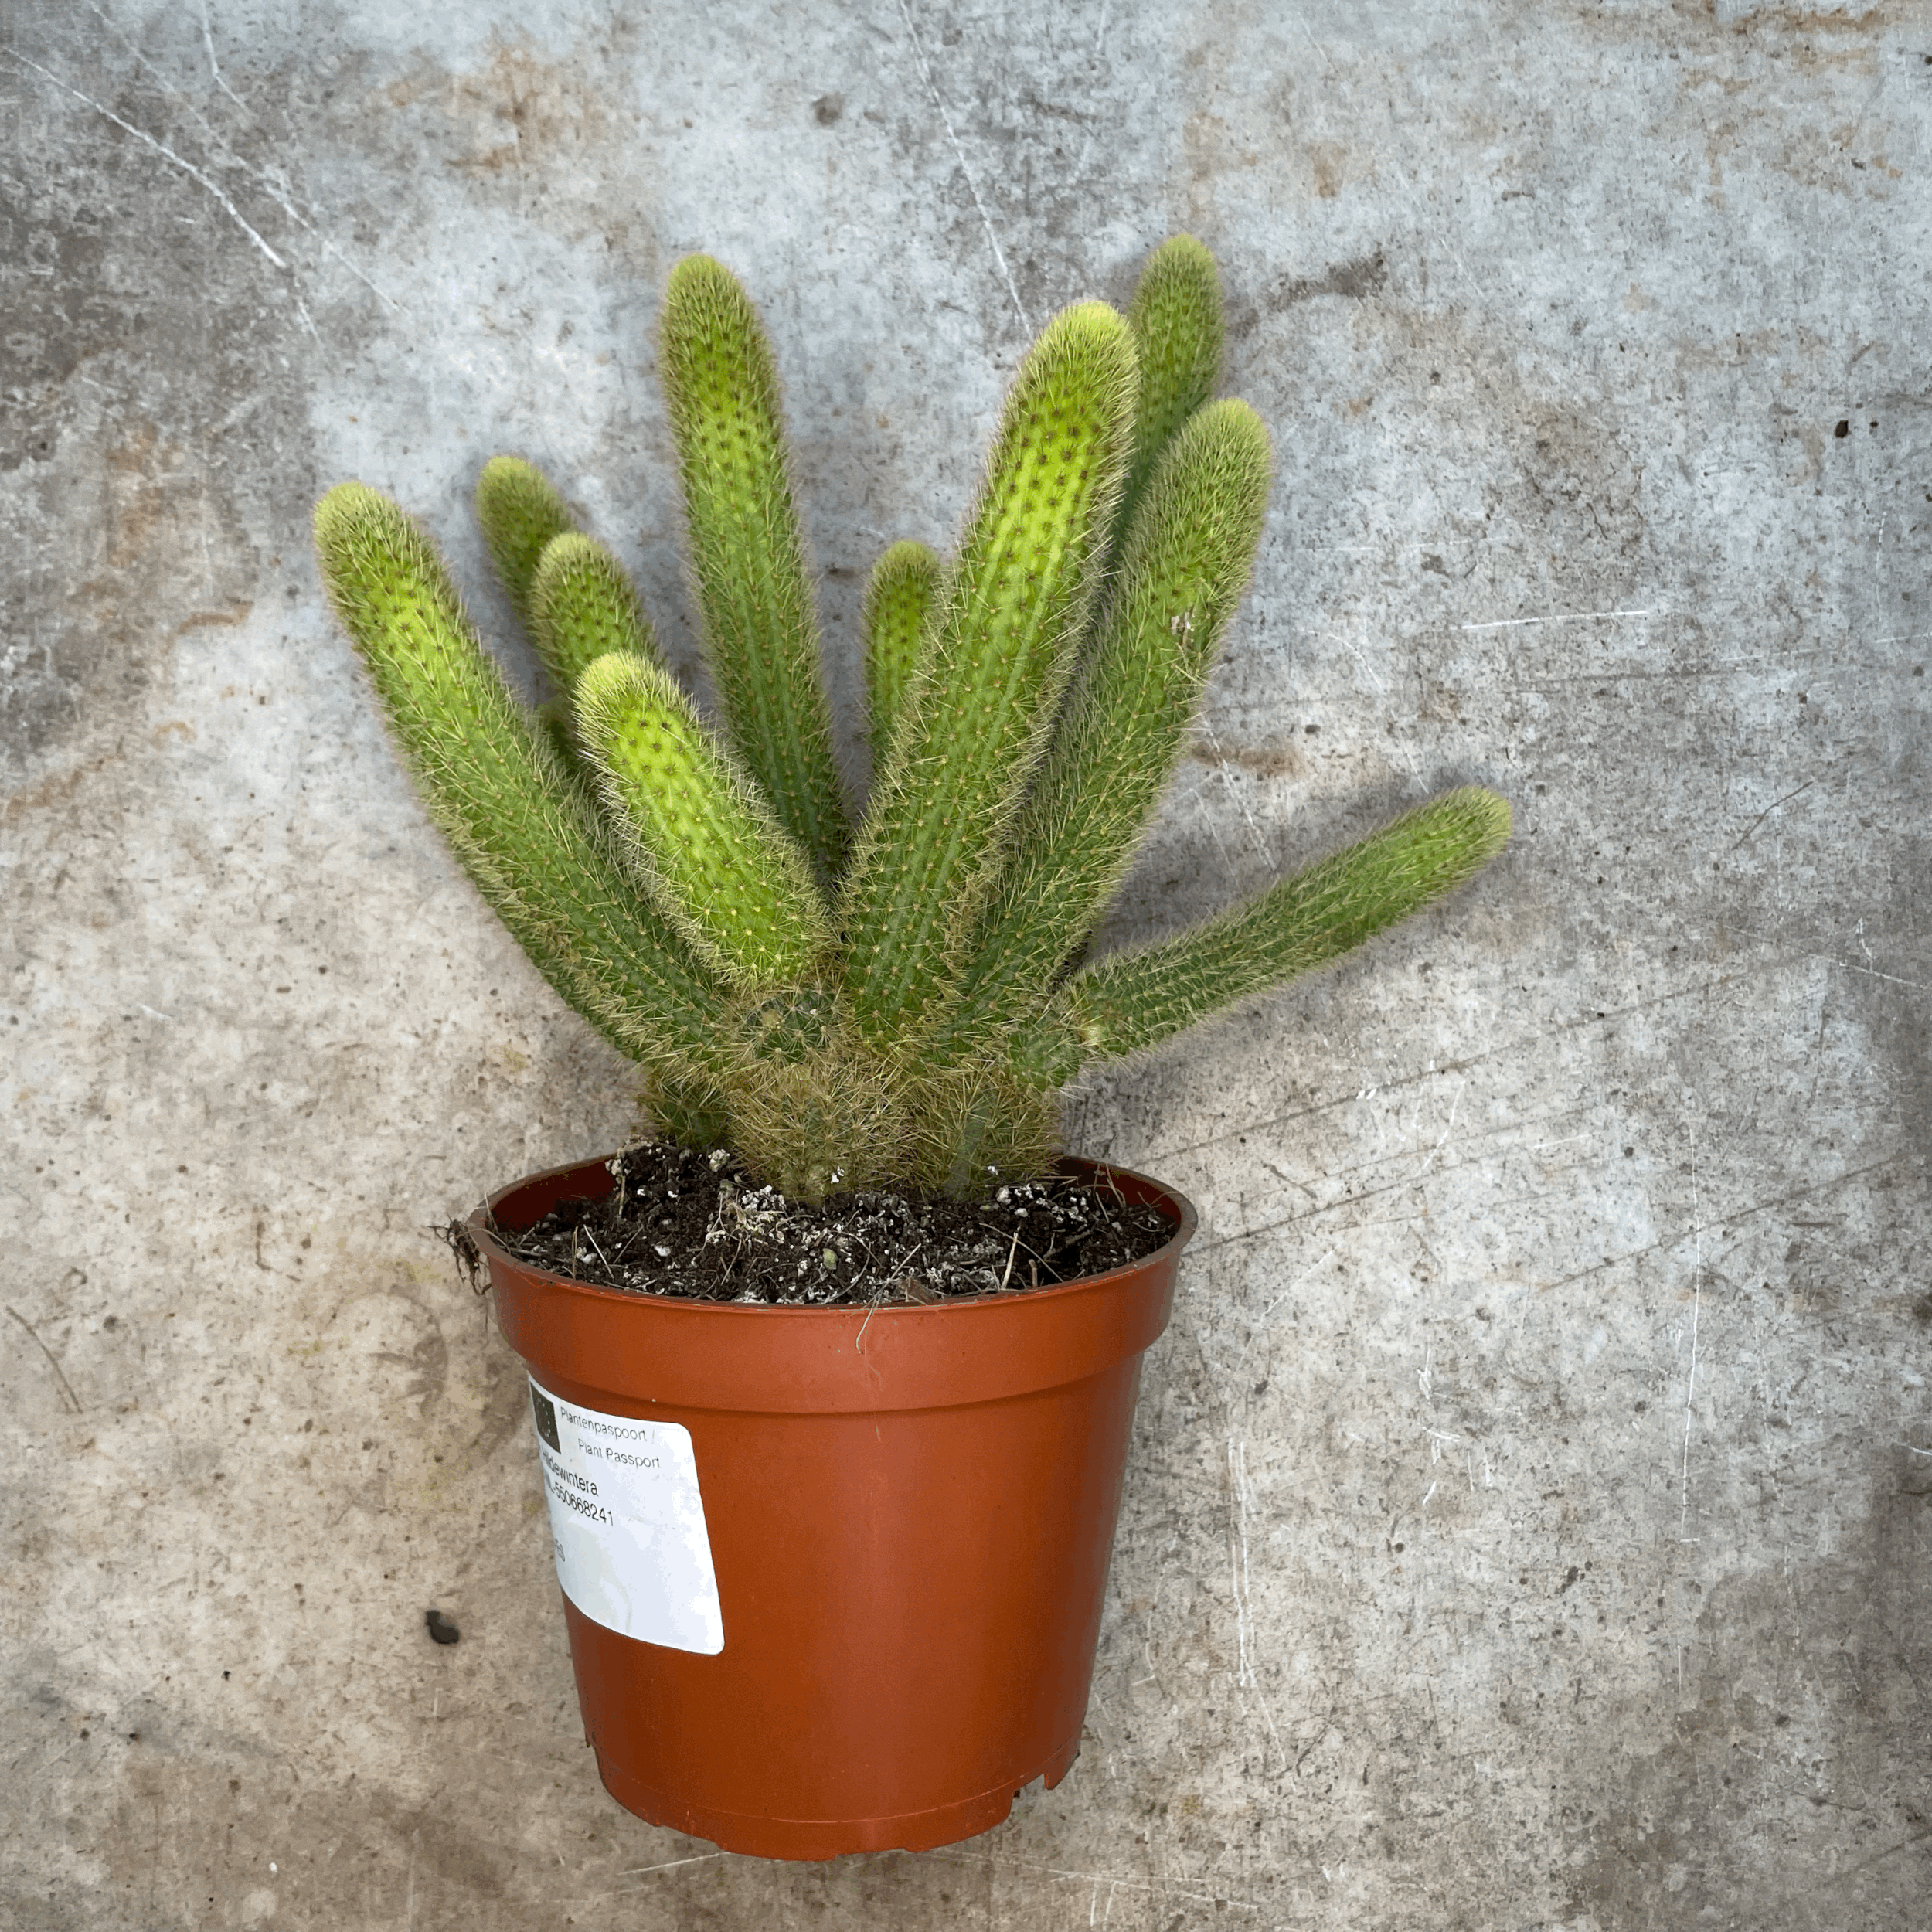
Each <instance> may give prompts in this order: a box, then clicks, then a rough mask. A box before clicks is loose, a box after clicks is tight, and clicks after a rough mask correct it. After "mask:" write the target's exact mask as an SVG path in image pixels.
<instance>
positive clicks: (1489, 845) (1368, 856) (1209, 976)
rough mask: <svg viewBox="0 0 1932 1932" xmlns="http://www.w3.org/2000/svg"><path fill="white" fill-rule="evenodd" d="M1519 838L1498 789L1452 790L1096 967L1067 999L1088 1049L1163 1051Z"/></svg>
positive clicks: (1471, 871) (1410, 909) (1338, 951)
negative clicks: (1211, 915) (1209, 915)
mask: <svg viewBox="0 0 1932 1932" xmlns="http://www.w3.org/2000/svg"><path fill="white" fill-rule="evenodd" d="M1508 843H1509V805H1508V804H1507V803H1506V802H1505V801H1504V800H1503V799H1502V798H1498V796H1497V795H1496V794H1495V793H1494V792H1492V791H1482V790H1480V789H1478V788H1477V787H1473V786H1472V787H1468V788H1466V789H1464V790H1462V791H1450V792H1445V793H1444V794H1443V795H1442V796H1441V797H1440V798H1434V799H1431V800H1430V802H1429V803H1428V804H1426V805H1420V806H1418V807H1417V808H1416V809H1415V810H1414V811H1411V812H1407V813H1405V814H1404V815H1403V816H1402V817H1401V818H1398V819H1397V820H1396V821H1395V822H1394V824H1393V825H1388V826H1386V827H1384V828H1383V830H1382V831H1380V832H1376V833H1374V834H1372V835H1371V836H1369V838H1365V839H1363V840H1362V842H1360V843H1359V845H1351V846H1349V848H1348V849H1346V850H1345V851H1343V852H1337V853H1336V854H1335V855H1334V857H1332V858H1331V859H1324V860H1322V861H1321V863H1320V864H1319V865H1316V866H1310V867H1309V868H1308V870H1307V871H1305V872H1298V873H1296V874H1295V875H1294V877H1293V878H1291V879H1283V880H1282V881H1281V883H1280V884H1278V885H1276V886H1270V887H1269V888H1268V889H1267V891H1265V892H1264V893H1259V894H1257V896H1255V897H1253V898H1252V899H1250V900H1248V901H1247V903H1245V904H1243V905H1240V906H1235V907H1233V908H1232V909H1231V910H1229V911H1227V912H1226V913H1223V914H1221V915H1220V917H1219V918H1216V919H1213V920H1209V921H1208V922H1207V923H1206V924H1205V925H1202V926H1199V927H1196V928H1195V929H1194V930H1192V932H1186V933H1182V934H1180V935H1179V937H1177V938H1175V939H1172V940H1167V941H1166V942H1165V943H1164V944H1160V945H1155V946H1150V947H1145V948H1144V949H1142V950H1141V951H1134V952H1128V953H1122V954H1116V955H1114V956H1113V957H1109V958H1107V959H1104V960H1102V961H1100V962H1099V963H1098V964H1095V965H1093V966H1089V967H1087V968H1083V970H1082V971H1080V972H1078V973H1077V974H1076V975H1074V976H1073V979H1072V981H1070V983H1069V984H1068V985H1067V988H1066V995H1065V1010H1066V1016H1067V1019H1069V1021H1070V1025H1071V1028H1072V1030H1073V1033H1074V1035H1075V1036H1076V1037H1077V1040H1078V1042H1079V1046H1080V1051H1081V1053H1082V1055H1083V1057H1084V1058H1085V1059H1087V1060H1112V1059H1115V1058H1117V1057H1118V1056H1121V1055H1123V1054H1128V1053H1140V1052H1142V1051H1144V1050H1145V1049H1147V1048H1148V1047H1151V1046H1158V1045H1159V1044H1160V1043H1161V1042H1162V1041H1163V1040H1165V1039H1168V1038H1170V1037H1171V1036H1172V1035H1174V1034H1175V1033H1179V1032H1184V1031H1185V1029H1187V1028H1189V1027H1190V1026H1194V1025H1195V1024H1196V1022H1199V1021H1201V1020H1203V1019H1207V1018H1208V1017H1209V1015H1212V1014H1214V1013H1216V1012H1219V1011H1220V1010H1221V1009H1223V1007H1225V1006H1227V1005H1231V1004H1232V1003H1233V1002H1234V1001H1236V1000H1239V999H1244V998H1247V997H1248V996H1249V995H1250V994H1253V993H1259V992H1265V991H1267V988H1270V987H1271V986H1275V985H1280V984H1281V983H1282V982H1283V981H1286V980H1290V979H1294V978H1298V977H1299V976H1300V975H1301V974H1303V973H1308V972H1312V971H1315V968H1318V967H1321V966H1325V965H1327V964H1329V963H1330V962H1331V961H1334V960H1336V959H1339V958H1340V957H1342V954H1345V953H1347V952H1350V951H1353V950H1354V948H1355V947H1358V946H1359V945H1361V944H1362V943H1363V941H1364V940H1369V939H1372V938H1373V937H1375V935H1376V934H1377V933H1379V932H1381V931H1383V930H1385V929H1386V927H1390V926H1393V925H1394V924H1395V923H1396V921H1397V920H1402V919H1406V918H1407V917H1409V915H1410V913H1414V912H1419V911H1420V910H1422V908H1423V906H1427V905H1429V904H1430V903H1432V902H1434V900H1438V899H1440V898H1441V897H1443V896H1444V895H1445V894H1446V893H1451V892H1453V891H1454V889H1456V888H1457V887H1458V886H1460V885H1461V884H1463V883H1464V881H1466V880H1468V879H1471V878H1473V877H1474V876H1475V874H1476V873H1478V872H1480V871H1481V869H1482V868H1483V867H1484V866H1486V865H1487V864H1488V862H1489V861H1490V860H1491V859H1493V858H1495V855H1497V853H1498V852H1501V851H1502V849H1503V847H1504V846H1505V845H1507V844H1508ZM1062 1077H1064V1076H1062Z"/></svg>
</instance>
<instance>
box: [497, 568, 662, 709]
mask: <svg viewBox="0 0 1932 1932" xmlns="http://www.w3.org/2000/svg"><path fill="white" fill-rule="evenodd" d="M530 631H531V635H532V638H533V639H534V640H535V641H536V648H537V655H538V656H539V657H540V658H542V659H543V668H544V669H545V670H546V671H547V672H549V674H550V675H551V676H552V677H553V679H556V685H557V689H559V690H560V691H561V692H563V695H564V696H566V698H567V697H570V696H571V695H572V694H573V692H575V691H576V689H577V680H578V679H580V678H581V677H582V676H583V674H584V672H587V670H589V669H590V667H591V665H594V664H595V663H596V662H597V660H598V658H604V657H608V656H609V655H611V652H612V651H623V652H625V653H627V654H628V655H631V656H633V657H638V658H648V659H649V660H650V661H651V662H652V663H654V664H655V663H658V662H661V661H662V660H661V658H660V655H659V653H658V640H657V637H656V635H655V633H654V632H653V631H652V630H651V621H650V619H649V618H648V617H646V616H645V614H644V605H643V603H642V602H641V600H640V599H639V597H638V594H637V591H636V590H635V589H634V587H632V585H631V580H630V578H629V577H628V576H627V575H626V574H625V573H624V566H623V565H622V564H621V563H619V562H618V561H617V559H616V558H615V557H614V556H612V555H611V553H610V552H609V551H608V550H607V549H605V548H604V546H603V545H602V544H601V543H598V542H597V541H596V540H595V539H594V538H591V537H587V536H579V535H578V534H577V532H575V531H567V532H565V533H564V534H563V536H558V537H554V538H553V539H551V541H550V542H549V543H548V544H546V546H544V551H543V558H542V560H540V561H539V563H538V565H537V567H536V579H535V580H534V581H533V582H532V584H531V587H530Z"/></svg>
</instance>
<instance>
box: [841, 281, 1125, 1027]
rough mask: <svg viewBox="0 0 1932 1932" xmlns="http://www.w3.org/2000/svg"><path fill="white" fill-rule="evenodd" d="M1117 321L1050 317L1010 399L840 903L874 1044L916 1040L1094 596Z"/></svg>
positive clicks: (1121, 334) (1094, 315) (1075, 311)
mask: <svg viewBox="0 0 1932 1932" xmlns="http://www.w3.org/2000/svg"><path fill="white" fill-rule="evenodd" d="M1133 408H1134V352H1133V344H1132V342H1131V338H1130V337H1129V335H1128V331H1127V326H1126V325H1125V323H1124V322H1123V321H1121V318H1120V317H1119V316H1118V315H1115V314H1114V311H1113V310H1112V309H1111V308H1107V306H1106V305H1105V304H1104V303H1100V302H1090V303H1086V304H1082V305H1081V306H1080V307H1078V308H1070V309H1068V310H1066V311H1064V312H1063V314H1061V315H1058V316H1056V318H1054V319H1053V321H1052V322H1050V323H1049V325H1047V327H1046V330H1045V332H1043V334H1042V335H1041V337H1040V338H1039V342H1036V344H1035V345H1034V346H1033V348H1032V350H1031V351H1030V352H1029V354H1028V355H1027V358H1026V361H1025V362H1024V363H1023V364H1022V366H1021V369H1020V372H1019V376H1018V378H1017V379H1016V380H1015V383H1014V385H1013V389H1012V393H1011V394H1010V395H1009V397H1008V398H1007V402H1006V407H1005V413H1004V415H1003V417H1002V420H1001V423H1000V428H999V433H998V437H997V438H996V440H995V444H994V448H993V454H992V462H991V464H990V467H989V468H988V474H987V478H986V481H985V485H984V487H983V488H982V490H981V494H980V498H979V501H978V504H977V505H976V506H975V509H974V511H973V513H972V516H971V519H970V521H969V522H968V526H967V530H966V536H965V539H964V542H963V543H962V544H961V546H960V551H959V556H958V560H957V563H955V564H954V566H953V568H952V570H951V571H950V572H949V573H947V577H946V580H945V584H944V590H943V591H942V594H941V598H940V607H939V609H938V610H937V611H936V612H935V614H934V617H933V619H932V621H931V623H930V624H929V625H928V627H927V631H926V634H925V637H924V639H923V641H922V644H921V646H920V654H919V660H918V663H917V666H916V667H915V669H914V671H913V680H912V685H911V687H910V689H909V690H908V692H906V697H905V699H904V700H903V709H902V712H901V714H900V719H899V721H898V723H896V725H895V726H894V728H893V739H892V744H891V747H890V749H889V753H888V754H887V757H886V765H885V769H884V770H883V773H882V774H880V777H879V781H878V782H877V784H876V786H875V788H874V793H873V798H872V804H871V807H870V808H869V811H868V812H867V814H866V820H865V822H864V825H862V828H861V830H860V834H859V845H858V849H857V851H856V852H855V855H854V857H853V860H852V875H851V877H850V879H849V881H848V882H847V885H846V888H845V894H844V897H843V900H842V904H841V908H840V910H841V914H842V923H843V925H844V927H845V937H846V942H847V946H848V948H849V952H848V957H847V966H846V985H847V989H848V992H849V995H850V998H851V1002H852V1009H853V1011H854V1012H855V1015H856V1016H857V1018H858V1021H859V1027H860V1030H861V1032H862V1033H863V1034H864V1035H865V1036H866V1038H867V1039H869V1040H871V1041H872V1042H874V1043H878V1044H882V1045H883V1044H884V1043H892V1042H898V1041H903V1040H904V1039H907V1038H908V1037H909V1036H912V1035H913V1033H914V1032H916V1031H917V1029H918V1028H919V1026H920V1022H921V1020H922V1019H923V1017H924V1016H925V1015H927V1013H928V1012H930V1009H932V1008H933V1007H934V1005H936V1004H937V1002H938V1001H939V999H940V998H941V996H942V995H943V994H944V992H946V991H947V988H948V985H949V983H950V982H949V975H948V971H947V965H948V961H947V954H948V951H949V949H950V948H951V947H952V946H953V944H954V943H955V938H956V932H955V929H956V927H957V926H958V925H959V924H960V923H962V922H963V921H964V920H967V919H968V918H969V917H971V907H972V904H973V901H974V899H975V894H976V893H977V892H978V890H980V889H982V887H983V884H984V879H985V870H986V868H987V866H988V865H989V863H991V862H994V861H995V859H996V858H997V852H998V840H999V838H1000V835H1001V834H1002V832H1003V831H1004V829H1005V825H1006V823H1007V821H1008V820H1009V818H1011V816H1012V812H1013V811H1014V809H1015V807H1016V806H1017V804H1019V799H1020V798H1021V796H1022V794H1023V791H1024V790H1025V787H1026V783H1027V781H1028V779H1029V777H1030V775H1031V773H1032V768H1033V767H1034V765H1035V764H1036V762H1037V760H1038V757H1039V750H1040V746H1041V743H1042V740H1043V736H1044V733H1045V731H1046V728H1047V727H1048V726H1049V725H1050V723H1051V721H1052V718H1053V709H1054V707H1055V706H1056V704H1057V703H1058V702H1059V700H1060V696H1061V693H1062V692H1063V690H1064V689H1065V685H1066V675H1067V672H1068V671H1069V669H1070V668H1071V663H1072V658H1073V649H1074V647H1075V645H1076V643H1077V638H1078V637H1079V634H1080V625H1081V624H1082V623H1083V621H1084V620H1085V617H1086V615H1087V609H1088V606H1089V604H1090V600H1091V596H1092V592H1093V587H1094V578H1095V574H1096V570H1097V564H1098V562H1099V555H1098V553H1099V533H1100V532H1103V531H1104V529H1105V528H1106V526H1107V519H1108V518H1109V516H1111V514H1112V511H1113V505H1114V496H1115V494H1116V492H1117V491H1118V489H1119V487H1120V478H1121V471H1122V469H1123V468H1124V464H1125V461H1126V441H1127V435H1128V429H1129V427H1130V425H1131V422H1132V418H1133Z"/></svg>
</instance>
